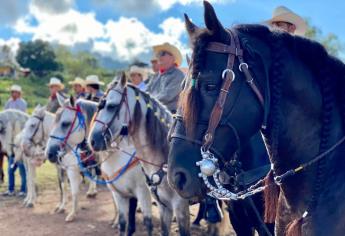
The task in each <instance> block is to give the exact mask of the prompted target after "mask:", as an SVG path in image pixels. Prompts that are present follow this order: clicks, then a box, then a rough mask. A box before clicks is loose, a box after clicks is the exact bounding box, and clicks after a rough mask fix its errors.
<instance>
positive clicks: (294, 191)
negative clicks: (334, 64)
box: [265, 58, 343, 207]
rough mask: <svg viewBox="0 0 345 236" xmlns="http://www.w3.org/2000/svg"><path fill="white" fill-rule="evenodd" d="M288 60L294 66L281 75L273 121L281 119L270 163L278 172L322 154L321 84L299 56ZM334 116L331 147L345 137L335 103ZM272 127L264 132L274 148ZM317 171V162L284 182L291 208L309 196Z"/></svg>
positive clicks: (330, 134) (288, 66)
mask: <svg viewBox="0 0 345 236" xmlns="http://www.w3.org/2000/svg"><path fill="white" fill-rule="evenodd" d="M286 63H287V64H286V65H285V66H287V68H294V69H293V70H290V71H289V72H287V73H285V75H284V76H283V77H282V81H281V98H280V102H279V105H278V106H277V107H278V108H277V111H278V112H277V113H276V115H275V116H274V117H272V119H273V120H275V121H272V122H278V123H277V124H278V125H277V127H278V132H277V134H278V135H277V137H276V138H277V140H278V142H277V147H276V148H277V150H276V151H277V153H276V154H275V155H274V151H275V150H272V149H271V150H270V152H271V158H272V159H271V162H272V163H273V166H274V170H275V172H276V174H278V175H279V174H282V173H284V172H285V171H287V170H289V169H294V168H296V167H298V166H299V165H300V164H303V163H307V162H308V161H310V160H312V159H313V158H315V157H316V156H317V155H318V154H319V152H320V151H321V150H320V142H321V140H322V137H321V133H322V127H323V125H324V124H323V121H322V119H321V118H320V117H322V114H323V101H322V99H323V98H322V95H323V94H322V91H321V90H322V85H320V84H318V82H316V81H317V79H316V78H314V76H313V74H312V73H311V71H310V70H309V69H307V68H305V67H304V66H303V64H302V63H301V62H300V61H299V60H298V58H289V59H288V60H286ZM272 93H274V91H273V90H272ZM273 103H274V101H273ZM273 103H272V104H273ZM273 106H274V105H273ZM271 108H272V109H274V107H271ZM272 112H274V111H272ZM331 117H332V118H331V124H330V132H329V136H328V137H327V139H328V142H327V143H328V148H329V147H330V146H332V145H334V144H335V143H336V142H337V141H338V140H340V138H341V137H342V136H343V125H342V119H341V113H340V109H339V108H338V107H337V106H334V109H333V110H332V114H331ZM273 130H274V128H272V130H271V132H269V133H268V134H266V135H265V137H266V141H267V142H268V144H269V145H268V146H271V148H274V146H275V145H274V142H275V140H274V139H275V137H274V135H273V132H274V131H273ZM272 154H273V155H272ZM331 155H333V154H331ZM328 165H329V164H328ZM316 172H317V165H316V164H314V165H313V166H311V167H310V168H309V169H308V171H303V172H301V173H299V174H297V175H295V176H292V177H290V178H289V179H287V181H286V182H285V183H283V185H282V187H283V190H284V193H285V194H286V196H287V200H288V202H289V203H290V204H291V205H292V207H293V206H298V205H299V204H301V202H299V201H301V200H302V204H304V203H305V202H306V201H307V200H306V198H310V196H311V194H312V192H313V183H314V181H315V179H316V178H317V177H316V176H317V175H316ZM296 186H299V187H298V188H296ZM299 206H300V205H299Z"/></svg>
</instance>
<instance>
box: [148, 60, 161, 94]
mask: <svg viewBox="0 0 345 236" xmlns="http://www.w3.org/2000/svg"><path fill="white" fill-rule="evenodd" d="M151 69H152V72H153V74H151V75H150V76H149V77H148V78H147V80H146V81H145V83H146V84H147V88H146V91H148V92H150V91H153V90H155V84H156V83H155V82H156V81H157V80H156V79H157V77H158V75H159V64H158V58H157V57H156V55H155V54H153V56H152V58H151Z"/></svg>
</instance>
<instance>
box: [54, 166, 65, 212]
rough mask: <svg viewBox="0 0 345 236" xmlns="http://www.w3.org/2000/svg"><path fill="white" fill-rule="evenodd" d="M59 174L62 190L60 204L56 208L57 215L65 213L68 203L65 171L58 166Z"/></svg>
mask: <svg viewBox="0 0 345 236" xmlns="http://www.w3.org/2000/svg"><path fill="white" fill-rule="evenodd" d="M56 168H57V172H58V181H59V189H60V202H59V204H58V205H57V206H56V208H55V212H56V213H63V212H64V211H65V205H66V201H67V194H66V186H65V171H64V170H63V169H62V168H60V167H59V166H56Z"/></svg>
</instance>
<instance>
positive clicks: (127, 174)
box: [46, 97, 153, 235]
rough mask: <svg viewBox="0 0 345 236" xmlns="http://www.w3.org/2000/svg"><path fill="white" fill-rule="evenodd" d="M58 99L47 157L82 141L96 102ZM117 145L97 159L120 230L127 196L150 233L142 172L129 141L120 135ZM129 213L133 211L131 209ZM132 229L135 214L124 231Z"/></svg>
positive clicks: (149, 211)
mask: <svg viewBox="0 0 345 236" xmlns="http://www.w3.org/2000/svg"><path fill="white" fill-rule="evenodd" d="M59 102H60V105H61V107H62V109H61V110H60V111H59V112H58V115H57V119H56V122H55V126H54V128H53V129H52V131H51V133H50V135H51V136H50V138H49V140H48V144H47V148H46V155H47V156H48V158H49V159H54V158H55V157H56V156H58V155H59V154H60V155H61V153H63V152H67V153H69V152H71V149H75V148H76V147H78V146H79V145H81V144H85V141H86V138H87V135H88V130H89V128H88V127H89V125H90V123H91V120H92V117H93V115H94V114H95V112H96V111H97V105H98V104H97V103H95V102H90V101H86V100H82V99H79V100H77V101H76V102H75V101H74V98H73V97H71V98H70V99H66V100H63V99H62V98H61V97H59ZM62 144H63V145H62ZM119 146H120V149H111V150H108V151H106V152H101V153H100V161H101V170H102V172H103V176H104V178H105V179H106V180H108V182H107V186H108V188H109V189H110V191H111V193H112V196H113V200H114V202H116V203H117V206H118V208H119V226H120V233H121V235H124V234H125V232H126V224H127V218H128V216H129V212H128V209H129V202H130V201H129V200H130V198H133V197H135V198H137V199H138V202H139V204H140V206H141V209H142V211H143V215H144V224H145V226H146V228H147V231H148V235H151V234H152V229H153V225H152V204H151V195H150V191H149V189H148V187H147V186H146V184H145V176H144V174H143V172H142V170H141V167H140V165H138V162H137V159H136V157H135V156H134V155H135V149H134V147H133V145H132V144H131V143H130V142H129V141H128V140H127V139H124V140H123V141H122V142H120V144H119ZM63 147H64V148H63ZM112 180H113V181H112ZM132 214H135V209H134V211H133V212H132ZM132 216H133V215H132ZM114 220H115V219H114ZM134 231H135V217H132V218H131V220H130V221H129V222H128V229H127V235H131V234H132V233H134Z"/></svg>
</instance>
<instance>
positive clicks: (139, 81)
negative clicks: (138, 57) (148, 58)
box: [129, 65, 147, 91]
mask: <svg viewBox="0 0 345 236" xmlns="http://www.w3.org/2000/svg"><path fill="white" fill-rule="evenodd" d="M129 76H130V78H131V82H132V83H133V84H134V85H135V86H136V87H138V88H139V89H140V90H143V91H145V90H146V86H147V85H146V83H145V81H146V80H147V69H146V68H144V67H139V66H136V65H133V66H131V67H130V69H129Z"/></svg>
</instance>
